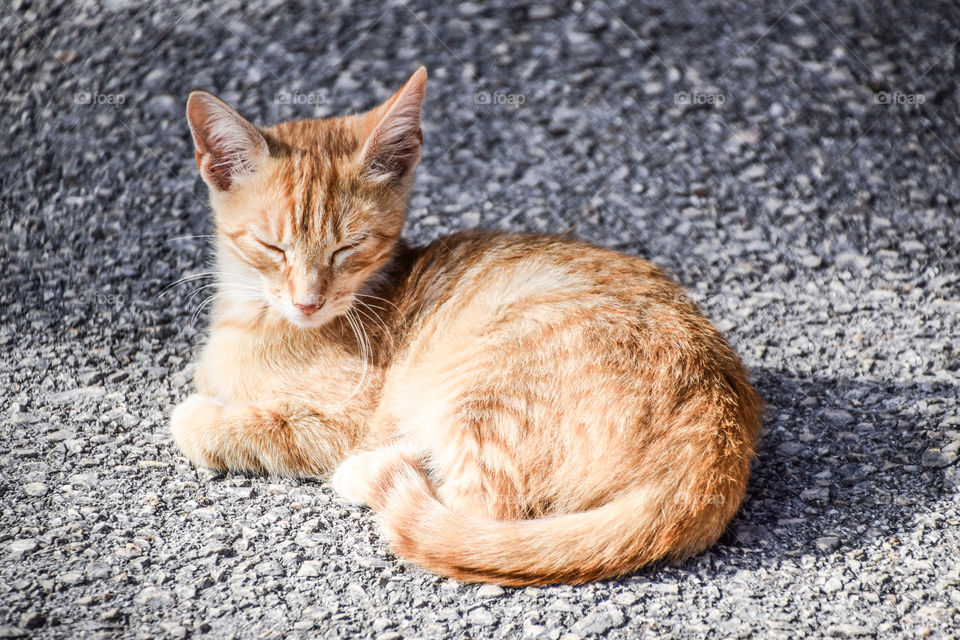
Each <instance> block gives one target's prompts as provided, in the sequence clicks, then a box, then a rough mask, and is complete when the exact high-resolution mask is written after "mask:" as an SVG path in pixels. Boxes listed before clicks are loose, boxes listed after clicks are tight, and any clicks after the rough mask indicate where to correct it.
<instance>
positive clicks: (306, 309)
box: [293, 296, 324, 316]
mask: <svg viewBox="0 0 960 640" xmlns="http://www.w3.org/2000/svg"><path fill="white" fill-rule="evenodd" d="M323 302H324V298H323V296H320V297H319V298H315V299H313V300H310V301H309V302H294V303H293V306H295V307H296V308H297V309H300V312H301V313H302V314H303V315H305V316H310V315H313V314H314V312H315V311H316V310H317V309H319V308H320V307H322V306H323Z"/></svg>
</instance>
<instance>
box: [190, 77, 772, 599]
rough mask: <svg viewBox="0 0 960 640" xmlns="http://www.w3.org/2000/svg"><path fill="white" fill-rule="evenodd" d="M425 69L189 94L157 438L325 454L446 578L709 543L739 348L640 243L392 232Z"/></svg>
mask: <svg viewBox="0 0 960 640" xmlns="http://www.w3.org/2000/svg"><path fill="white" fill-rule="evenodd" d="M425 81H426V74H425V72H424V71H423V70H422V69H421V70H418V71H417V72H416V73H415V74H414V75H413V77H412V78H411V79H410V80H409V81H408V83H407V84H406V85H405V86H404V87H403V88H402V89H401V90H400V91H398V92H397V94H395V95H394V96H393V97H392V98H391V99H390V100H388V101H387V102H386V103H384V104H383V105H381V106H380V107H377V108H376V109H374V110H372V111H370V112H368V113H365V114H360V115H355V116H347V117H344V118H337V119H329V120H311V121H301V122H293V123H285V124H281V125H277V126H275V127H270V128H265V129H262V130H257V129H256V128H255V127H253V125H251V124H249V123H248V122H246V121H245V120H243V119H242V118H241V117H240V116H239V115H238V114H236V112H234V111H233V110H232V109H230V108H229V107H227V106H226V105H225V104H223V103H221V102H219V101H218V100H217V99H216V98H214V97H213V96H210V95H209V94H203V93H195V94H192V95H191V99H190V101H189V102H188V110H187V111H188V118H189V120H190V124H191V130H192V131H193V134H194V139H195V141H196V143H197V164H198V167H199V168H200V171H201V174H202V175H203V176H204V179H205V180H206V181H207V183H208V185H209V186H210V190H211V203H212V206H213V210H214V215H215V219H216V225H217V232H218V234H217V255H218V264H219V268H220V270H221V277H220V297H219V298H218V299H217V301H216V306H215V308H214V311H213V315H212V320H211V332H210V340H209V342H208V344H207V345H206V347H205V349H204V352H203V354H202V356H201V359H200V363H199V366H198V370H197V376H196V383H197V388H198V393H197V394H196V395H194V396H191V398H189V399H188V400H187V401H186V402H185V403H183V404H182V405H180V406H179V407H178V408H177V409H176V410H175V412H174V414H173V416H172V419H171V428H172V430H173V433H174V437H175V439H176V442H177V444H178V445H179V446H180V448H181V450H182V451H183V452H184V453H185V454H186V455H187V456H188V457H190V458H191V459H192V460H193V461H194V462H196V463H197V464H203V465H208V466H211V467H216V468H222V469H236V470H257V471H262V472H268V473H277V474H296V475H314V474H321V475H322V474H326V473H329V472H330V471H332V470H334V469H336V470H337V471H336V473H335V474H334V476H333V484H334V487H335V488H336V489H337V491H338V492H340V493H341V494H342V495H344V497H346V498H347V499H349V500H352V501H355V502H358V503H361V502H362V503H366V504H369V505H370V506H371V507H373V508H374V509H375V510H376V511H377V512H378V514H379V516H380V520H381V522H382V524H383V528H384V531H385V533H386V535H387V537H388V538H389V540H390V541H391V544H392V545H393V547H394V548H395V549H396V550H397V552H398V553H400V554H401V555H403V556H405V557H408V558H410V559H412V560H414V561H416V562H418V563H420V564H421V565H423V566H425V567H427V568H429V569H431V570H433V571H436V572H438V573H441V574H444V575H448V576H452V577H456V578H459V579H462V580H470V581H489V582H497V583H501V584H510V585H527V584H546V583H550V582H558V581H560V582H571V583H581V582H585V581H589V580H595V579H600V578H605V577H611V576H617V575H621V574H623V573H626V572H629V571H632V570H635V569H636V568H638V567H640V566H643V565H645V564H648V563H650V562H654V561H657V560H661V559H677V558H683V557H687V556H689V555H691V554H694V553H697V552H699V551H701V550H703V549H705V548H707V547H708V546H710V545H711V544H713V542H715V541H716V539H717V538H718V537H719V536H720V534H721V533H722V532H723V530H724V528H725V527H726V525H727V524H728V522H729V521H730V519H731V518H732V517H733V515H734V513H735V512H736V510H737V508H738V507H739V504H740V501H741V500H742V498H743V494H744V491H745V487H746V482H747V476H748V474H749V467H750V460H751V458H752V456H753V453H754V443H755V441H756V437H757V434H758V431H759V427H760V402H759V400H758V398H757V396H756V394H755V393H754V391H753V389H752V388H751V387H750V385H749V383H748V382H747V379H746V372H745V371H744V369H743V367H742V366H741V365H740V362H739V361H738V359H737V358H736V356H735V355H734V354H733V352H732V351H731V350H730V348H729V347H728V346H727V345H726V343H725V342H724V340H723V338H722V337H721V336H720V335H719V334H718V333H717V331H716V330H715V329H713V327H712V326H711V325H710V324H709V323H708V322H707V321H706V320H705V319H704V318H703V316H701V315H700V314H699V312H698V311H697V310H696V308H695V307H694V305H693V304H692V303H690V302H689V301H688V300H687V298H686V297H685V295H684V294H683V291H682V289H681V288H680V287H679V286H677V285H676V284H675V283H674V282H672V281H671V280H669V279H668V278H667V277H666V276H664V275H663V274H662V273H661V272H660V271H659V270H658V269H657V268H656V267H654V266H653V265H651V264H650V263H648V262H645V261H643V260H639V259H637V258H633V257H630V256H626V255H623V254H620V253H616V252H613V251H607V250H603V249H599V248H596V247H592V246H590V245H587V244H584V243H581V242H577V241H574V240H570V239H567V238H561V237H541V236H529V235H510V234H492V233H479V232H469V233H461V234H456V235H453V236H450V237H447V238H444V239H441V240H439V241H436V242H434V243H432V244H430V245H428V246H426V247H409V246H407V245H406V244H405V243H403V241H402V240H401V239H400V238H399V233H400V229H401V226H402V222H403V214H404V208H405V201H406V197H407V193H408V191H409V188H410V184H411V181H412V176H413V171H414V169H415V167H416V164H417V161H418V160H419V157H420V146H421V141H422V137H421V135H420V127H419V110H420V104H421V102H422V100H423V96H424V87H425ZM258 136H259V137H258Z"/></svg>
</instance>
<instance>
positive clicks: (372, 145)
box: [362, 67, 427, 184]
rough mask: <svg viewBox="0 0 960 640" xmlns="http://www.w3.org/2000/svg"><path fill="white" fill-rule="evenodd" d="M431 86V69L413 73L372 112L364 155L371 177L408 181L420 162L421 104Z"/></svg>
mask: <svg viewBox="0 0 960 640" xmlns="http://www.w3.org/2000/svg"><path fill="white" fill-rule="evenodd" d="M426 89H427V70H426V69H425V68H424V67H420V68H419V69H417V70H416V71H414V72H413V75H412V76H410V79H409V80H407V83H406V84H405V85H403V88H402V89H400V90H399V91H397V92H396V93H395V94H394V95H393V97H392V98H390V99H389V100H387V101H386V102H384V103H383V104H382V105H380V106H379V107H377V108H376V109H374V110H373V111H371V112H370V113H369V115H368V117H369V119H370V120H369V123H370V127H371V130H370V133H369V135H368V137H367V141H366V143H365V144H364V146H363V152H362V158H363V162H364V164H365V165H366V166H367V168H368V171H369V175H370V178H371V179H373V180H377V181H389V182H396V183H400V184H402V183H404V182H406V181H407V180H408V179H409V178H410V177H411V176H412V174H413V170H414V169H415V168H416V166H417V163H418V162H419V161H420V151H421V149H422V148H423V134H422V133H421V132H420V107H421V105H422V104H423V97H424V95H425V94H426Z"/></svg>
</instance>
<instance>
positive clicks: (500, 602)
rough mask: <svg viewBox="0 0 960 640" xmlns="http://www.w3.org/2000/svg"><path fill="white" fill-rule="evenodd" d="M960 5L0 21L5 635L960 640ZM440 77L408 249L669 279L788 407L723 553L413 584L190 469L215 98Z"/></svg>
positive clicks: (334, 515)
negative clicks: (614, 570)
mask: <svg viewBox="0 0 960 640" xmlns="http://www.w3.org/2000/svg"><path fill="white" fill-rule="evenodd" d="M958 41H960V9H958V7H957V5H956V4H955V3H952V2H937V1H934V2H923V3H921V2H916V3H912V2H894V1H893V0H882V1H880V2H862V3H861V2H853V1H846V2H841V1H838V2H818V1H813V0H795V1H794V0H788V1H779V0H775V1H774V2H770V3H765V2H764V3H761V2H751V3H745V2H732V1H726V0H706V1H705V2H692V1H691V2H685V1H683V2H674V1H673V0H658V1H654V2H644V3H634V2H624V1H618V0H598V1H596V2H590V1H589V0H588V1H586V2H574V3H572V4H569V5H566V4H565V5H562V6H561V5H556V6H547V5H540V4H532V3H527V2H521V3H510V2H505V1H501V0H495V1H493V2H476V3H461V4H459V5H454V4H450V5H437V4H436V3H432V2H414V1H413V0H411V1H409V2H400V1H396V0H394V1H391V2H365V3H350V2H338V3H329V4H328V3H325V2H320V3H307V2H286V1H275V2H268V3H262V4H261V3H250V4H249V5H248V4H247V3H240V2H235V1H232V0H225V1H220V2H217V3H213V4H210V5H186V4H184V5H181V4H179V3H177V4H175V3H165V2H157V3H156V4H140V3H135V2H126V1H124V0H102V1H101V2H95V1H89V2H76V3H70V2H59V1H50V2H25V1H22V0H12V2H5V3H3V5H2V6H0V136H2V137H0V388H2V389H3V391H2V395H0V637H20V636H23V637H38V638H87V637H104V638H112V637H134V638H155V637H174V638H184V637H193V638H207V637H209V638H231V637H235V638H279V637H294V638H295V637H305V638H306V637H317V636H322V637H369V638H381V639H383V640H386V639H389V638H444V637H471V638H517V637H524V638H541V637H542V638H552V639H554V640H556V639H557V638H562V637H563V638H574V637H584V638H588V637H595V636H604V635H605V636H606V637H610V638H620V637H624V638H627V637H629V638H636V637H711V638H720V637H749V636H751V635H753V636H756V637H774V638H776V637H782V638H800V637H823V636H830V637H882V638H890V637H909V638H913V637H918V636H927V637H932V638H947V637H956V635H957V631H956V630H957V629H960V612H958V607H960V561H958V557H960V509H958V507H960V464H958V462H957V458H958V449H960V388H958V387H960V384H958V375H960V269H958V267H960V258H958V243H960V211H958V208H960V204H958V203H960V181H958V179H957V177H958V169H960V157H958V156H960V128H958V125H960V122H958V114H960V94H958V86H957V80H958V77H960V76H958V69H957V65H958V62H960V60H958V55H960V54H958V51H957V46H958ZM419 64H425V65H426V66H427V67H428V69H429V71H430V81H429V88H428V99H427V103H426V105H425V108H424V114H423V115H424V127H423V129H424V137H425V142H426V147H425V152H424V158H423V162H422V165H421V168H420V169H419V171H418V178H417V186H416V188H415V192H414V195H413V198H412V201H411V207H410V220H409V225H408V235H409V237H410V238H411V239H412V240H414V241H417V242H426V241H429V240H430V239H432V238H434V237H436V236H437V235H440V234H443V233H447V232H450V231H452V230H455V229H462V228H473V227H485V228H491V229H512V230H526V231H543V232H559V231H572V232H573V233H574V234H576V235H578V236H580V237H582V238H584V239H587V240H589V241H592V242H595V243H597V244H600V245H603V246H607V247H613V248H617V249H620V250H623V251H626V252H629V253H632V254H635V255H640V256H643V257H646V258H649V259H651V260H653V261H654V262H656V263H657V264H659V265H661V266H663V267H664V268H666V269H667V270H669V271H670V272H671V273H673V274H674V275H675V276H676V278H677V279H678V280H679V281H680V282H681V283H683V284H684V285H685V286H686V287H688V289H689V290H690V293H691V296H692V297H693V298H694V299H695V300H696V301H697V303H698V304H699V305H700V306H701V308H702V309H703V310H704V312H705V313H706V314H707V315H708V316H709V317H710V318H711V319H713V320H714V321H715V322H716V323H717V325H718V326H720V327H721V328H722V329H723V330H724V332H725V333H726V334H727V336H728V338H729V340H730V342H731V343H732V344H733V346H734V347H735V348H736V349H737V350H738V352H739V353H740V354H741V355H742V357H743V359H744V361H745V363H746V364H747V366H748V367H749V368H750V369H751V371H752V372H753V377H754V381H755V383H756V385H757V387H758V389H759V390H760V392H761V393H762V395H763V396H764V398H765V399H766V401H767V402H768V403H769V409H768V412H767V419H766V430H765V435H764V438H763V440H762V442H761V445H760V450H759V455H758V457H757V460H756V463H755V465H754V475H753V478H752V482H751V487H750V490H749V493H748V497H747V500H746V502H745V504H744V507H743V509H742V511H741V513H740V514H739V516H738V517H737V518H736V520H735V521H734V522H733V524H732V525H731V527H730V530H729V532H728V533H727V534H726V535H725V536H724V537H723V538H722V540H721V542H720V544H718V545H717V546H716V547H715V548H714V549H712V550H711V551H709V552H707V553H704V554H702V555H700V556H698V557H696V558H693V559H691V560H689V561H687V562H684V563H682V564H679V565H675V566H674V565H669V566H664V567H655V568H651V569H649V570H645V571H642V572H640V573H638V574H636V575H633V576H629V577H626V578H623V579H620V580H613V581H607V582H601V583H597V584H592V585H588V586H586V587H576V588H573V587H568V586H560V587H548V588H542V589H524V590H511V589H500V588H497V587H489V586H487V587H477V586H472V585H462V584H458V583H456V582H453V581H450V580H446V579H441V578H438V577H435V576H433V575H430V574H427V573H425V572H423V571H421V570H419V569H417V568H416V567H414V566H412V565H409V564H406V563H403V562H401V561H398V560H397V559H396V558H395V557H394V556H392V554H390V553H389V552H388V551H387V550H386V549H385V546H384V544H383V542H382V541H381V539H380V538H379V536H378V535H377V533H376V529H375V527H374V526H373V522H372V518H371V516H370V514H369V512H367V511H364V510H361V509H355V508H353V507H349V506H346V505H344V504H342V503H340V502H339V501H338V500H337V499H336V498H335V497H334V496H333V494H332V493H331V491H330V488H329V487H328V486H327V485H325V484H324V483H322V482H320V481H289V480H278V479H271V478H263V477H244V476H237V475H227V476H224V475H218V474H212V473H209V472H206V471H202V470H196V469H194V468H193V467H191V466H190V465H189V464H187V463H186V461H185V460H184V459H183V458H182V457H181V456H179V455H178V454H177V452H176V451H175V450H174V448H173V447H172V443H171V438H170V436H169V434H168V431H167V427H166V418H167V416H168V415H169V413H170V410H171V409H172V407H173V406H174V405H175V404H176V403H177V402H178V401H179V400H180V399H182V398H183V397H185V396H186V395H187V394H188V393H189V391H190V372H191V369H190V364H189V363H190V362H191V360H192V358H193V357H194V354H195V352H196V349H197V347H198V345H199V344H201V343H202V340H203V331H204V326H205V311H204V309H203V308H202V302H203V300H204V299H205V297H206V294H208V293H209V290H199V287H200V286H202V284H204V282H203V281H201V280H198V281H195V282H190V283H187V284H184V285H181V286H177V287H174V288H173V289H171V290H168V291H166V292H164V290H165V287H167V286H168V285H169V284H170V283H172V282H174V281H175V280H177V279H178V278H181V277H184V276H188V275H191V274H198V273H201V272H203V271H205V270H206V267H205V264H206V261H207V260H208V259H209V257H210V254H209V250H208V247H207V244H208V239H207V238H206V237H205V236H206V235H207V234H209V233H210V230H211V224H210V220H209V217H208V214H207V208H206V204H205V199H206V190H205V187H204V185H203V184H202V182H201V181H200V180H199V179H198V177H197V175H196V171H195V166H194V161H193V150H192V146H191V142H190V137H189V133H188V130H187V126H186V122H185V120H184V117H183V106H184V101H185V99H186V96H187V94H188V92H189V91H190V90H191V89H193V88H205V89H208V90H211V91H214V92H215V93H217V94H218V95H220V96H221V97H223V98H224V99H226V100H227V101H229V102H230V103H231V104H233V105H234V106H236V107H237V108H238V109H239V110H240V111H241V112H242V113H244V114H245V115H247V116H248V117H250V118H251V119H253V120H254V121H256V122H260V123H264V124H267V123H273V122H276V121H279V120H282V119H289V118H301V117H316V116H326V115H333V114H339V113H343V112H346V111H350V110H360V109H366V108H369V107H370V106H373V105H374V104H376V103H378V102H379V101H381V100H383V99H385V98H386V97H388V96H389V95H390V93H391V91H393V90H394V89H395V88H397V87H399V86H400V84H401V83H402V82H403V81H404V80H405V79H406V78H407V77H408V76H409V74H410V73H411V72H412V71H413V70H414V69H415V68H416V66H418V65H419Z"/></svg>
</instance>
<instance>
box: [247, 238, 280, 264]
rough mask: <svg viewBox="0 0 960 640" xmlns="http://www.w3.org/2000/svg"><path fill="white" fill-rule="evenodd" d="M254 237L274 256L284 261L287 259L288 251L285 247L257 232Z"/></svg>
mask: <svg viewBox="0 0 960 640" xmlns="http://www.w3.org/2000/svg"><path fill="white" fill-rule="evenodd" d="M253 238H254V239H255V240H256V241H257V243H259V244H260V246H261V247H263V248H264V249H266V250H267V253H269V254H270V255H271V256H272V257H273V258H276V259H277V260H284V261H285V260H286V259H287V252H286V250H285V249H284V248H283V247H280V246H278V245H276V244H274V243H272V242H268V241H267V240H264V239H263V238H261V237H260V236H258V235H256V234H254V235H253Z"/></svg>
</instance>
